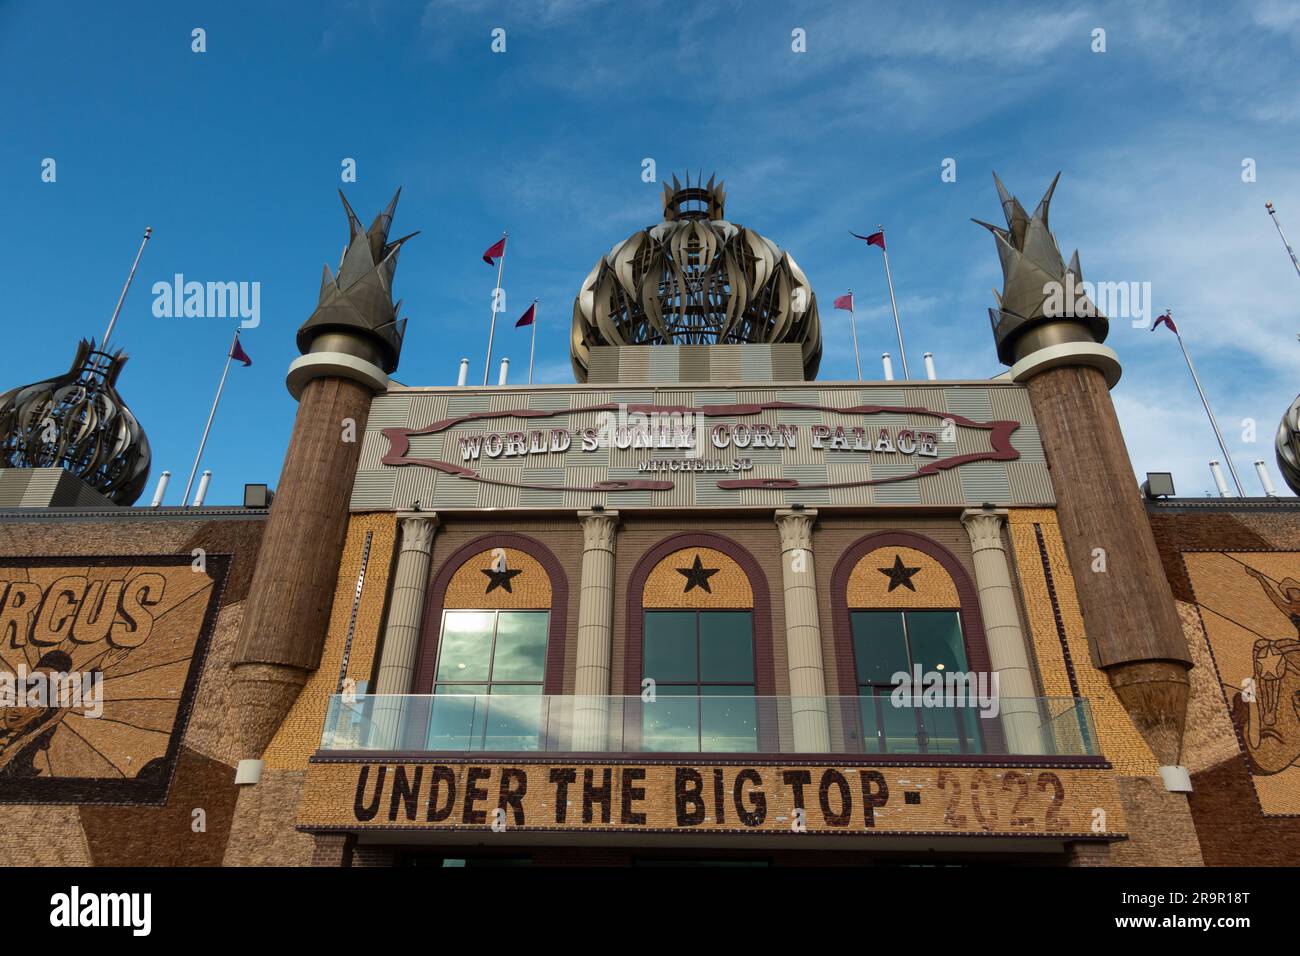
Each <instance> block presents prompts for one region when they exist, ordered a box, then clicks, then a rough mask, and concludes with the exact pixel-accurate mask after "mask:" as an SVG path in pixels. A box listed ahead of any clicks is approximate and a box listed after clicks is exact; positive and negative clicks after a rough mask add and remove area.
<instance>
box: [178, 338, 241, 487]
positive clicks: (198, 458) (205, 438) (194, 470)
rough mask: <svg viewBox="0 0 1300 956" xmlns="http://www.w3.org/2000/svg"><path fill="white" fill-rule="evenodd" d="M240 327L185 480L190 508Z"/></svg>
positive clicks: (227, 352)
mask: <svg viewBox="0 0 1300 956" xmlns="http://www.w3.org/2000/svg"><path fill="white" fill-rule="evenodd" d="M239 331H240V330H239V329H235V337H234V339H232V340H231V342H230V348H228V349H226V367H225V368H223V369H222V370H221V382H220V383H219V384H218V385H217V395H216V398H214V399H213V400H212V410H211V411H210V412H208V423H207V424H206V425H204V426H203V437H202V438H201V439H200V440H199V453H198V454H197V455H195V456H194V467H193V468H191V469H190V478H189V481H187V482H185V494H184V495H182V496H181V507H182V508H188V507H189V500H190V487H191V486H192V485H193V484H194V475H195V473H197V472H198V470H199V462H200V461H202V459H203V448H204V446H205V445H207V443H208V432H210V431H211V430H212V419H214V418H215V417H216V415H217V403H218V402H220V401H221V390H222V389H223V388H225V387H226V375H227V374H228V373H229V372H230V359H231V357H232V356H231V353H232V352H234V351H235V345H236V343H238V342H239Z"/></svg>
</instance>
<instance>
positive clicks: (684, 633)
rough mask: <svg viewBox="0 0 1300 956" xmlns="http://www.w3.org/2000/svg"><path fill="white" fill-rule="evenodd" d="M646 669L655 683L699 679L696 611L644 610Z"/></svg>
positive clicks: (645, 675)
mask: <svg viewBox="0 0 1300 956" xmlns="http://www.w3.org/2000/svg"><path fill="white" fill-rule="evenodd" d="M644 663H645V670H643V671H642V676H643V677H649V678H651V679H652V680H653V681H654V682H655V683H656V684H668V683H673V682H683V681H691V682H694V681H696V680H698V679H699V677H698V675H697V674H696V666H695V612H694V611H646V612H645V656H644Z"/></svg>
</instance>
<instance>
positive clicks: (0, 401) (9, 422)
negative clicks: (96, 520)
mask: <svg viewBox="0 0 1300 956" xmlns="http://www.w3.org/2000/svg"><path fill="white" fill-rule="evenodd" d="M126 358H127V357H126V353H125V352H122V351H120V350H119V351H116V352H101V351H99V350H97V349H96V348H95V342H94V340H93V339H92V340H90V341H86V340H85V339H83V340H82V341H81V342H80V343H79V344H78V346H77V357H76V358H75V359H74V360H73V362H72V367H71V368H70V369H68V371H67V372H66V373H64V374H63V375H60V376H58V377H57V378H51V379H46V380H45V381H43V382H37V383H35V384H34V385H22V386H19V387H18V388H13V389H10V390H9V391H7V392H5V393H4V394H3V395H0V466H3V467H6V468H63V469H64V470H65V471H68V472H69V473H71V474H73V475H75V476H76V477H78V478H80V479H81V480H82V481H84V482H85V483H86V484H88V485H90V487H92V488H94V489H95V490H96V491H98V492H99V493H100V494H102V495H105V496H107V497H108V498H110V499H112V500H113V501H114V502H115V503H117V504H119V505H124V506H125V505H130V504H133V503H134V502H135V500H136V499H137V498H139V497H140V495H141V493H142V492H143V491H144V487H145V483H146V482H147V481H148V480H149V464H150V460H151V455H150V451H149V439H148V438H147V437H146V436H145V433H144V429H143V428H141V427H140V423H139V421H137V420H136V417H135V415H133V414H132V413H131V410H130V409H129V408H127V407H126V402H124V401H122V396H121V395H119V394H118V393H117V387H116V386H117V377H118V375H120V374H121V372H122V366H123V365H125V364H126Z"/></svg>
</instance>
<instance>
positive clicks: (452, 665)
mask: <svg viewBox="0 0 1300 956" xmlns="http://www.w3.org/2000/svg"><path fill="white" fill-rule="evenodd" d="M493 617H494V614H493V612H491V611H448V612H447V613H446V614H444V615H443V617H442V640H441V641H439V643H438V680H440V681H444V680H455V681H461V680H464V681H474V680H487V677H488V665H489V662H490V659H491V656H492V623H493Z"/></svg>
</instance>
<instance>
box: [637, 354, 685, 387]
mask: <svg viewBox="0 0 1300 956" xmlns="http://www.w3.org/2000/svg"><path fill="white" fill-rule="evenodd" d="M648 351H649V352H650V366H649V374H648V376H647V379H646V380H647V381H650V382H679V381H681V374H682V365H681V361H682V359H681V353H680V351H679V350H678V349H675V348H672V347H670V346H666V347H660V346H651V347H650V348H649V349H648Z"/></svg>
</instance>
